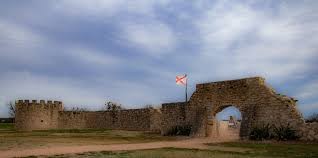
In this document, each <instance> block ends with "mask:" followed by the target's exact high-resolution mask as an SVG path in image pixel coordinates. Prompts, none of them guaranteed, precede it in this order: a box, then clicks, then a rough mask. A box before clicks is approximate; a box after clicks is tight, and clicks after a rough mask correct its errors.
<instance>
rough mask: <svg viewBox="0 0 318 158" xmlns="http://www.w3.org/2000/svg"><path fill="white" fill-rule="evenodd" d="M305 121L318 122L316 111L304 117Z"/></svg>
mask: <svg viewBox="0 0 318 158" xmlns="http://www.w3.org/2000/svg"><path fill="white" fill-rule="evenodd" d="M306 122H308V123H310V122H318V113H314V114H312V115H311V116H309V117H308V118H307V119H306Z"/></svg>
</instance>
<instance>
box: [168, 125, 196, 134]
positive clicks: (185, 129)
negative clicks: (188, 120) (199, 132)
mask: <svg viewBox="0 0 318 158" xmlns="http://www.w3.org/2000/svg"><path fill="white" fill-rule="evenodd" d="M191 129H192V126H191V125H184V126H175V127H173V128H172V129H171V130H170V131H169V132H168V133H167V134H166V135H169V136H178V135H179V136H189V135H190V132H191Z"/></svg>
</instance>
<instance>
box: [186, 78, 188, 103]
mask: <svg viewBox="0 0 318 158" xmlns="http://www.w3.org/2000/svg"><path fill="white" fill-rule="evenodd" d="M185 76H186V88H185V96H186V98H185V99H186V100H185V102H187V101H188V77H187V74H185Z"/></svg>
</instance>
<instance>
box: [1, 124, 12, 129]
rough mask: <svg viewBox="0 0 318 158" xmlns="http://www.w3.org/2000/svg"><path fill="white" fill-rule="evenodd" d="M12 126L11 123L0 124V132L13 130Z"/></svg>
mask: <svg viewBox="0 0 318 158" xmlns="http://www.w3.org/2000/svg"><path fill="white" fill-rule="evenodd" d="M13 129H14V124H13V123H0V130H13Z"/></svg>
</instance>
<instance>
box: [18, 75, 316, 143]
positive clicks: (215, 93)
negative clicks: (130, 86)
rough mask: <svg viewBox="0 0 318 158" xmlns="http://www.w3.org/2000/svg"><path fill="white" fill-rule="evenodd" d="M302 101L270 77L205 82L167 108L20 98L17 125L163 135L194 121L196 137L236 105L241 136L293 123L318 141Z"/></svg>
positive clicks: (206, 133)
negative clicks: (73, 106)
mask: <svg viewBox="0 0 318 158" xmlns="http://www.w3.org/2000/svg"><path fill="white" fill-rule="evenodd" d="M296 102H297V100H296V99H294V98H291V97H288V96H285V95H280V94H277V93H276V92H275V90H274V89H273V88H271V87H270V86H268V85H266V83H265V79H264V78H261V77H252V78H245V79H238V80H229V81H218V82H210V83H201V84H197V85H196V90H195V92H194V93H193V94H192V96H191V97H190V100H189V101H188V102H176V103H165V104H162V108H161V109H149V108H146V109H125V110H118V111H117V110H116V111H85V112H79V111H64V110H63V103H62V102H61V101H52V100H48V101H45V100H40V102H39V103H38V101H37V100H32V101H31V102H30V100H17V101H16V102H15V103H16V108H17V109H16V123H15V127H16V129H17V130H43V129H65V128H78V129H83V128H107V129H122V130H141V131H160V132H161V133H162V134H163V135H165V134H167V132H168V131H169V130H171V129H172V128H174V127H175V126H184V125H190V126H191V129H192V130H191V135H192V136H210V135H213V134H211V131H210V130H211V129H213V127H212V126H213V121H214V119H215V115H216V113H218V112H220V111H222V110H223V109H224V108H226V107H229V106H234V107H236V108H237V109H239V111H240V112H241V114H242V122H241V128H240V130H241V131H240V136H241V137H242V138H245V137H248V136H249V132H250V131H251V129H252V128H253V127H254V126H258V125H261V124H267V123H268V124H273V125H279V124H282V123H283V124H288V123H289V124H290V125H292V127H293V128H295V129H296V130H297V131H298V132H299V134H300V135H301V139H302V140H318V132H317V131H318V124H314V123H313V124H307V123H305V121H304V119H303V117H302V115H301V113H300V112H299V111H298V110H297V107H296Z"/></svg>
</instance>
